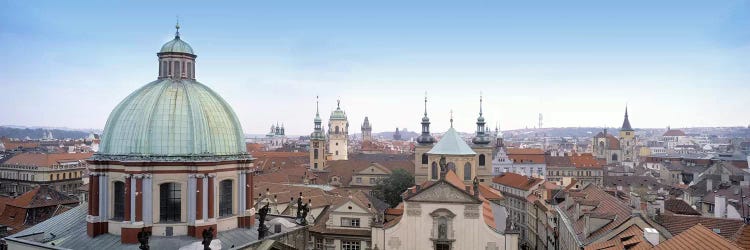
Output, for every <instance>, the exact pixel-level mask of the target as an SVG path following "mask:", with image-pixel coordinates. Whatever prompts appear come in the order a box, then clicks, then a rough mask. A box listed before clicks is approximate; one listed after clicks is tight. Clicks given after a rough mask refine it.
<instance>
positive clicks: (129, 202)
mask: <svg viewBox="0 0 750 250" xmlns="http://www.w3.org/2000/svg"><path fill="white" fill-rule="evenodd" d="M131 179H132V176H131V175H125V199H124V200H125V219H124V221H127V222H132V221H131V220H132V219H133V217H135V215H134V214H131V211H133V209H132V208H133V207H132V206H133V205H134V204H133V203H135V197H134V196H131V193H133V189H135V183H134V182H132V180H131ZM133 212H135V211H133Z"/></svg>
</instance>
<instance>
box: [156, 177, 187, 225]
mask: <svg viewBox="0 0 750 250" xmlns="http://www.w3.org/2000/svg"><path fill="white" fill-rule="evenodd" d="M181 191H182V190H180V184H178V183H174V182H169V183H164V184H161V185H159V220H160V221H161V222H179V221H181V220H182V219H181V217H180V215H181V212H182V207H181V204H182V201H181V200H180V192H181Z"/></svg>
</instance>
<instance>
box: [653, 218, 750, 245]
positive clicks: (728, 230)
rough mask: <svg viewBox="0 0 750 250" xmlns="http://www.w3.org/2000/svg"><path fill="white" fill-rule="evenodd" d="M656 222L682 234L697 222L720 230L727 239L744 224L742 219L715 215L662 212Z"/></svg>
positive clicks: (670, 230) (672, 231)
mask: <svg viewBox="0 0 750 250" xmlns="http://www.w3.org/2000/svg"><path fill="white" fill-rule="evenodd" d="M655 220H656V222H657V223H659V224H660V225H662V226H663V227H664V228H665V229H667V231H669V233H671V234H672V235H678V234H681V233H682V232H683V231H685V230H688V229H689V228H690V227H692V226H694V225H695V224H701V225H703V226H704V227H707V228H709V229H711V230H714V229H716V230H717V231H719V235H721V236H722V237H724V238H725V239H732V237H733V236H734V235H735V234H736V233H737V231H739V230H740V228H741V227H742V226H743V225H744V223H743V222H742V220H738V219H724V218H714V217H703V216H687V215H667V214H662V215H659V216H656V219H655Z"/></svg>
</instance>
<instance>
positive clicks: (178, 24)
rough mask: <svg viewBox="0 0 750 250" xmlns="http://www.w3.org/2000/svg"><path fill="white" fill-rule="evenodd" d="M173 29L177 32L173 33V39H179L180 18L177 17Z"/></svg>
mask: <svg viewBox="0 0 750 250" xmlns="http://www.w3.org/2000/svg"><path fill="white" fill-rule="evenodd" d="M174 28H175V29H176V30H177V31H175V33H174V38H180V16H177V24H175V25H174Z"/></svg>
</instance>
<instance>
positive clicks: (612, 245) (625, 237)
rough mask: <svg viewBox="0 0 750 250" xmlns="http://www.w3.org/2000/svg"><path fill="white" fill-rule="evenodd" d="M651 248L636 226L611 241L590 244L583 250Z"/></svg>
mask: <svg viewBox="0 0 750 250" xmlns="http://www.w3.org/2000/svg"><path fill="white" fill-rule="evenodd" d="M651 248H652V245H651V243H649V242H648V240H646V238H645V237H643V229H641V228H639V227H638V226H637V225H632V226H630V227H628V229H626V230H625V231H622V232H621V233H619V234H617V235H615V237H613V238H612V239H610V240H608V241H603V242H597V243H592V244H590V245H588V246H586V247H585V248H584V250H620V249H628V250H641V249H651Z"/></svg>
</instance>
